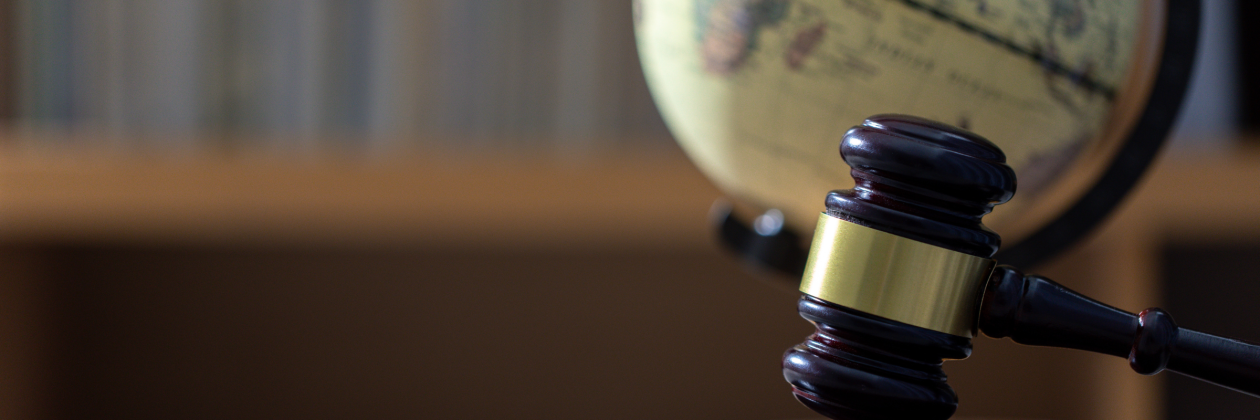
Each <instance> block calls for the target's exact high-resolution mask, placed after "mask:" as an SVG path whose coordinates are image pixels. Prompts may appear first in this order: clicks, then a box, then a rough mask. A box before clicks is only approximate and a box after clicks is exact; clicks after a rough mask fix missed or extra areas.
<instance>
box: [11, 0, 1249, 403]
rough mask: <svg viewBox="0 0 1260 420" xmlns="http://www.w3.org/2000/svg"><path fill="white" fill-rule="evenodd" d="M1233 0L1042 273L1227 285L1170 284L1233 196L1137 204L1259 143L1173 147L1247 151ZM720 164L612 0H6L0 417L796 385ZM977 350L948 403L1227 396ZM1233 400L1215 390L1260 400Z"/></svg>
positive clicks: (1152, 289) (1194, 257) (1239, 243)
mask: <svg viewBox="0 0 1260 420" xmlns="http://www.w3.org/2000/svg"><path fill="white" fill-rule="evenodd" d="M1249 4H1250V2H1243V1H1237V2H1234V1H1229V0H1208V1H1206V2H1205V6H1206V7H1205V19H1206V22H1205V24H1204V26H1203V28H1204V36H1203V37H1202V43H1201V47H1200V61H1199V62H1200V64H1199V67H1198V69H1197V70H1196V75H1195V79H1194V86H1193V87H1192V90H1191V93H1190V94H1189V97H1188V104H1187V105H1186V108H1185V109H1186V111H1185V112H1183V113H1182V120H1181V121H1180V122H1179V124H1178V127H1179V129H1178V130H1177V131H1176V132H1175V134H1174V135H1173V136H1172V137H1173V139H1174V147H1173V148H1171V149H1170V151H1169V152H1168V154H1166V155H1165V157H1164V162H1165V163H1163V164H1160V165H1162V166H1157V168H1169V167H1171V168H1172V169H1157V171H1164V172H1160V173H1162V174H1164V175H1161V176H1158V177H1156V178H1155V179H1156V181H1151V182H1150V183H1148V184H1147V186H1145V187H1144V188H1145V190H1144V191H1148V192H1146V193H1139V198H1138V199H1136V200H1137V201H1136V203H1137V204H1131V205H1130V206H1129V207H1127V208H1126V209H1125V210H1123V211H1122V212H1121V214H1120V215H1119V216H1117V217H1116V218H1115V219H1117V220H1120V222H1115V221H1113V222H1112V223H1111V225H1109V226H1110V227H1107V228H1105V229H1103V230H1102V233H1100V234H1098V235H1096V236H1095V237H1094V238H1093V239H1091V241H1090V242H1088V243H1086V244H1084V245H1082V246H1081V247H1080V248H1079V249H1078V250H1076V251H1073V252H1071V253H1069V254H1068V255H1065V256H1064V257H1063V258H1061V259H1060V260H1058V261H1055V262H1052V263H1050V264H1047V266H1046V267H1044V270H1046V272H1047V273H1048V274H1051V275H1052V276H1054V275H1057V276H1059V277H1058V278H1059V279H1060V280H1062V281H1063V282H1064V283H1065V284H1068V285H1069V286H1072V287H1076V288H1078V289H1080V290H1082V291H1084V292H1087V293H1091V294H1093V295H1096V296H1098V297H1100V298H1104V299H1106V298H1109V297H1110V298H1111V299H1107V300H1109V301H1110V302H1113V303H1116V304H1117V305H1119V306H1121V307H1122V308H1124V309H1127V310H1131V311H1134V310H1140V309H1143V308H1145V307H1147V306H1154V305H1156V304H1160V302H1167V303H1168V305H1169V307H1170V309H1172V310H1174V311H1175V310H1176V309H1177V308H1179V307H1185V308H1186V310H1189V311H1195V310H1196V309H1194V308H1199V307H1201V306H1195V305H1198V304H1201V303H1202V302H1211V301H1213V299H1219V296H1218V297H1215V298H1214V297H1210V296H1209V297H1201V298H1197V300H1192V301H1177V302H1173V298H1172V297H1185V296H1190V295H1191V294H1190V293H1185V292H1182V290H1184V288H1185V287H1189V288H1190V289H1194V290H1203V289H1204V288H1202V287H1196V286H1195V285H1196V284H1198V283H1197V282H1198V281H1199V280H1198V278H1197V276H1196V274H1195V273H1196V271H1195V269H1194V267H1196V264H1197V261H1201V259H1202V258H1210V257H1203V255H1210V256H1222V255H1224V256H1226V257H1225V258H1216V259H1214V260H1213V264H1214V266H1216V267H1227V268H1228V267H1232V268H1231V270H1232V271H1230V272H1232V273H1235V274H1237V273H1240V272H1246V271H1247V270H1248V269H1249V268H1250V266H1249V265H1248V264H1246V263H1245V262H1246V261H1249V259H1248V257H1247V256H1248V255H1254V249H1257V247H1256V246H1255V244H1257V243H1260V240H1258V239H1257V238H1260V234H1257V232H1256V229H1251V228H1250V227H1252V226H1257V225H1258V224H1257V221H1255V220H1251V219H1247V218H1246V217H1244V216H1245V215H1246V214H1248V213H1247V211H1246V210H1241V211H1240V210H1238V209H1237V208H1233V209H1230V208H1226V209H1224V210H1217V211H1220V212H1221V214H1230V215H1233V216H1230V217H1202V216H1201V215H1200V216H1199V217H1197V218H1196V220H1202V219H1210V220H1224V221H1225V222H1221V223H1224V224H1222V225H1219V226H1217V225H1213V227H1212V228H1211V229H1214V230H1211V232H1214V233H1211V234H1205V235H1197V236H1196V235H1189V236H1187V235H1184V234H1180V233H1177V234H1173V233H1168V234H1163V233H1160V232H1164V230H1160V229H1164V228H1163V226H1164V225H1163V224H1160V223H1165V222H1156V221H1152V220H1155V219H1158V220H1169V219H1173V218H1174V217H1173V216H1167V215H1168V214H1175V215H1184V214H1190V213H1167V214H1165V213H1151V210H1150V209H1153V208H1176V209H1179V208H1180V207H1176V206H1173V205H1171V204H1169V203H1168V202H1166V201H1168V200H1174V199H1176V197H1169V195H1168V194H1160V193H1159V191H1160V189H1162V188H1169V187H1168V185H1171V184H1172V183H1174V182H1175V181H1173V180H1187V179H1189V180H1193V179H1197V178H1193V177H1190V176H1187V175H1186V174H1201V173H1202V172H1211V171H1207V170H1206V169H1204V168H1208V167H1211V168H1216V171H1218V172H1220V171H1223V172H1220V173H1222V174H1225V175H1222V176H1226V177H1227V178H1228V177H1230V176H1232V178H1230V179H1238V178H1241V181H1247V180H1248V178H1247V177H1249V176H1252V173H1251V172H1247V170H1248V169H1247V168H1250V167H1253V166H1255V165H1254V164H1253V162H1255V161H1260V160H1257V159H1251V160H1246V159H1243V160H1241V161H1233V160H1230V161H1219V160H1212V159H1219V156H1218V157H1208V158H1200V157H1193V156H1197V155H1202V154H1208V155H1230V154H1232V155H1243V156H1244V157H1245V156H1252V155H1256V153H1253V152H1248V150H1251V149H1250V146H1249V145H1250V144H1251V143H1249V142H1252V140H1250V139H1251V138H1252V136H1251V134H1249V133H1250V130H1252V129H1254V127H1255V126H1256V125H1255V121H1256V119H1255V118H1254V115H1256V114H1255V112H1256V109H1257V108H1256V106H1255V104H1256V103H1257V102H1256V101H1254V99H1255V98H1256V97H1260V95H1257V93H1256V90H1255V89H1254V83H1252V81H1253V79H1254V78H1255V77H1254V74H1255V71H1256V68H1255V64H1254V59H1246V57H1255V56H1256V55H1255V54H1254V53H1255V52H1256V51H1255V45H1254V43H1252V42H1250V40H1252V39H1255V37H1254V36H1251V35H1254V29H1251V28H1250V27H1249V26H1247V25H1234V24H1233V22H1234V19H1239V20H1240V21H1242V20H1245V19H1249V18H1254V17H1256V12H1255V10H1253V9H1254V7H1251V6H1249ZM1249 31H1250V32H1249ZM1249 34H1250V35H1249ZM1192 157H1193V158H1192ZM1204 159H1206V160H1204ZM1168 162H1181V164H1180V165H1175V164H1174V165H1171V166H1170V164H1169V163H1168ZM1229 168H1234V169H1229ZM1229 171H1233V172H1229ZM1238 174H1241V175H1238ZM1187 182H1188V181H1187ZM1161 183H1162V185H1161ZM1243 183H1244V184H1245V182H1243ZM1177 185H1181V184H1177ZM1214 185H1217V186H1214ZM1189 188H1190V189H1196V190H1198V189H1201V190H1203V191H1204V194H1207V195H1205V196H1204V197H1207V198H1204V199H1202V200H1197V201H1216V202H1223V200H1226V198H1228V197H1235V198H1236V197H1237V196H1238V195H1239V194H1238V193H1234V192H1231V190H1230V188H1240V187H1238V184H1237V183H1235V184H1226V183H1225V182H1222V181H1220V180H1219V179H1217V180H1216V181H1211V182H1207V181H1205V182H1202V183H1200V184H1194V185H1193V186H1191V187H1189ZM1143 194H1145V195H1143ZM1212 194H1216V195H1212ZM719 196H720V194H719V192H717V191H716V190H715V189H714V188H713V187H712V186H711V185H710V184H709V183H708V182H707V180H705V179H704V178H703V176H701V175H700V174H699V172H698V171H696V170H695V169H694V168H692V166H691V165H690V163H689V162H687V161H686V159H685V157H683V156H682V153H681V151H680V150H679V149H678V148H677V147H676V146H675V145H674V144H673V142H672V139H671V138H670V136H669V133H668V131H667V129H666V128H665V126H664V124H663V123H662V122H661V120H660V117H659V116H658V115H657V113H656V111H655V109H654V107H653V104H652V102H651V98H650V96H649V94H648V92H647V88H646V86H645V84H644V81H643V78H642V76H641V73H640V70H639V66H638V61H637V56H636V53H635V50H634V41H633V33H632V23H631V7H630V4H629V2H623V1H586V0H529V1H526V0H493V1H492V0H447V1H403V0H365V1H333V0H135V1H123V0H97V1H90V0H82V1H75V0H39V1H15V0H0V417H4V418H31V419H37V418H65V419H74V418H155V419H156V418H225V417H231V418H275V417H305V418H346V417H374V418H395V417H397V418H403V417H406V418H416V417H421V418H469V419H472V418H490V417H513V418H547V419H563V418H571V419H586V418H597V417H598V418H626V419H629V418H680V419H681V418H738V419H774V418H778V419H787V418H806V417H809V416H810V415H811V413H810V412H809V411H808V410H805V409H804V408H803V407H801V406H799V405H798V404H797V403H796V402H795V401H794V400H792V398H791V397H790V395H789V392H788V386H787V385H786V384H785V383H783V381H782V379H781V377H780V376H779V375H780V373H779V366H778V363H779V357H780V354H781V352H782V351H783V350H784V349H786V348H787V347H788V346H791V345H794V344H796V343H798V342H799V341H801V339H802V338H803V337H804V336H805V335H806V334H808V333H809V332H810V331H811V330H812V328H811V327H810V326H809V325H808V324H807V323H805V322H804V321H803V320H801V319H799V318H798V317H797V316H796V313H795V305H794V302H795V297H796V294H795V292H794V291H793V290H792V289H793V287H792V286H791V282H792V281H793V279H780V278H775V277H774V276H772V275H769V274H767V273H764V272H758V271H757V270H756V269H754V268H751V267H744V266H742V265H741V264H740V263H738V262H737V261H735V260H734V259H733V258H731V257H729V256H727V255H724V254H723V253H722V252H721V251H720V250H719V249H718V248H717V247H716V246H715V245H714V244H713V243H712V242H711V240H710V238H709V230H708V225H707V221H706V220H705V213H706V210H707V208H708V207H709V205H710V203H712V202H713V201H714V200H715V199H717V198H718V197H719ZM1142 197H1145V198H1142ZM1222 197H1226V198H1222ZM1161 200H1162V201H1161ZM1182 201H1196V200H1177V202H1179V203H1180V202H1182ZM1244 204H1245V203H1244ZM1169 211H1173V210H1169ZM1186 211H1187V212H1193V211H1204V210H1202V209H1198V208H1194V209H1191V210H1186ZM1144 212H1145V213H1144ZM1151 214H1159V215H1164V216H1166V217H1154V216H1151ZM1238 214H1242V216H1238ZM1143 215H1145V216H1143ZM1235 216H1236V217H1235ZM1231 217H1233V218H1231ZM1226 222H1228V223H1226ZM1117 223H1119V224H1117ZM1144 223H1145V224H1144ZM1174 231H1176V230H1175V229H1174V230H1169V231H1168V232H1174ZM1176 232H1180V231H1176ZM1186 238H1190V239H1186ZM1116 244H1121V245H1122V246H1116ZM1222 244H1224V245H1222ZM1222 246H1224V247H1226V248H1227V249H1228V250H1221V248H1220V247H1222ZM1117 250H1121V251H1123V252H1119V253H1117V252H1118V251H1117ZM1126 250H1135V251H1133V252H1129V253H1125V252H1127V251H1126ZM1204 250H1207V251H1204ZM1138 251H1142V252H1146V253H1145V254H1143V253H1140V252H1138ZM1249 252H1250V253H1249ZM1151 255H1157V256H1160V257H1152V256H1151ZM1229 256H1237V257H1229ZM1164 268H1167V270H1166V271H1167V272H1168V273H1170V274H1168V275H1167V276H1165V275H1163V274H1161V273H1163V272H1164V271H1165V270H1164ZM1100 273H1101V274H1100ZM1116 273H1120V274H1118V275H1112V274H1116ZM1213 277H1214V278H1217V279H1224V278H1236V280H1231V281H1232V282H1233V283H1229V284H1218V285H1214V286H1212V287H1211V289H1212V290H1217V291H1221V292H1222V293H1225V294H1228V293H1229V291H1230V290H1242V289H1241V288H1240V287H1241V286H1238V284H1241V283H1243V282H1247V281H1249V279H1248V278H1247V276H1245V275H1244V276H1234V277H1229V276H1227V275H1218V276H1213ZM1187 285H1188V286H1187ZM1179 287H1180V288H1181V289H1179ZM1165 289H1167V290H1170V291H1176V293H1173V292H1168V293H1165V292H1164V290H1165ZM1196 302H1198V303H1196ZM1174 313H1176V312H1174ZM1225 318H1226V319H1227V318H1228V317H1225ZM1179 320H1180V318H1179ZM1196 322H1200V323H1201V324H1193V323H1192V324H1189V325H1190V326H1202V327H1203V328H1204V329H1207V330H1209V331H1213V328H1212V327H1214V326H1223V325H1224V324H1226V323H1228V322H1229V321H1227V320H1222V318H1221V317H1217V318H1210V317H1205V318H1200V320H1198V321H1196ZM1222 328H1224V327H1222ZM1230 328H1232V327H1230ZM1217 330H1220V328H1218V329H1217ZM1221 332H1230V333H1234V334H1237V335H1242V336H1244V337H1250V338H1253V339H1254V338H1260V329H1256V328H1252V329H1245V328H1244V329H1241V330H1231V331H1221ZM1248 334H1254V335H1248ZM975 354H976V356H975V357H973V358H972V359H971V360H968V361H966V362H951V363H950V364H948V365H947V366H948V368H949V373H950V375H951V383H952V384H953V385H954V386H955V388H956V389H957V390H958V392H959V394H960V395H961V397H962V398H963V401H964V403H963V407H962V408H961V411H960V413H961V415H962V416H972V417H985V418H991V417H1001V418H1010V417H1015V418H1044V419H1088V418H1112V419H1114V418H1150V417H1151V416H1162V415H1164V414H1165V413H1166V414H1167V415H1168V418H1170V419H1171V418H1197V417H1195V413H1201V411H1196V410H1197V409H1196V408H1195V401H1203V400H1201V399H1198V398H1211V397H1198V396H1195V395H1209V396H1211V395H1215V396H1221V395H1225V394H1222V393H1223V392H1224V391H1220V390H1217V389H1215V388H1211V387H1207V388H1201V389H1200V391H1195V392H1203V393H1205V394H1190V393H1189V392H1191V391H1183V389H1187V388H1178V387H1179V386H1182V387H1184V386H1190V387H1193V386H1195V385H1194V384H1191V385H1184V383H1188V382H1183V385H1177V383H1171V384H1167V385H1166V384H1165V383H1164V382H1163V380H1164V377H1165V376H1167V375H1162V376H1159V377H1154V378H1147V377H1137V376H1136V375H1132V374H1131V373H1127V372H1125V371H1126V370H1127V367H1126V366H1125V364H1124V361H1123V360H1118V359H1112V358H1107V357H1103V356H1096V355H1086V354H1080V353H1074V352H1067V351H1060V350H1052V349H1038V348H1029V347H1022V346H1016V345H1013V344H1011V343H1009V342H1007V341H995V340H989V339H978V340H977V342H976V353H975ZM1116 378H1120V379H1116ZM1117 381H1119V382H1117ZM1130 385H1132V388H1133V389H1138V388H1141V389H1152V390H1155V391H1153V392H1155V393H1154V394H1143V393H1142V392H1136V391H1133V392H1130V391H1125V389H1126V388H1129V386H1130ZM1143 392H1144V391H1143ZM1152 395H1154V396H1152ZM1229 395H1232V394H1229ZM1221 398H1226V399H1229V398H1232V397H1228V396H1227V397H1221ZM1230 401H1232V402H1229V403H1228V404H1233V407H1235V408H1234V411H1232V413H1233V414H1232V415H1234V416H1239V415H1241V416H1243V417H1228V416H1229V415H1231V414H1229V413H1230V412H1229V411H1224V412H1220V413H1216V414H1215V415H1214V416H1213V417H1214V418H1246V413H1254V412H1256V411H1255V410H1256V409H1258V407H1257V406H1256V403H1255V402H1254V401H1252V400H1250V399H1236V400H1230ZM1222 404H1223V405H1222ZM1228 404H1226V403H1220V404H1217V405H1214V407H1221V406H1224V405H1228ZM1186 407H1189V408H1186ZM1239 413H1243V414H1239ZM1178 416H1180V417H1178Z"/></svg>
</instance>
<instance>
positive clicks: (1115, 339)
mask: <svg viewBox="0 0 1260 420" xmlns="http://www.w3.org/2000/svg"><path fill="white" fill-rule="evenodd" d="M979 326H980V331H982V332H984V334H985V335H988V336H990V337H993V338H1003V337H1010V338H1011V339H1012V340H1014V341H1015V342H1017V343H1021V344H1029V345H1035V346H1052V347H1065V348H1073V349H1080V350H1086V351H1092V352H1096V353H1103V354H1110V355H1113V356H1118V357H1127V358H1128V359H1129V365H1130V366H1131V367H1133V370H1135V371H1137V372H1138V373H1141V374H1144V375H1153V374H1155V373H1158V372H1160V371H1161V370H1164V369H1168V370H1171V371H1174V372H1178V373H1181V374H1183V375H1187V376H1191V377H1194V378H1198V379H1200V380H1203V381H1207V382H1210V383H1214V384H1217V385H1220V386H1224V387H1226V388H1231V389H1234V390H1237V391H1239V392H1243V393H1246V394H1250V395H1252V396H1257V397H1260V346H1257V345H1255V344H1251V343H1247V342H1243V341H1240V340H1234V339H1229V338H1223V337H1217V336H1214V335H1210V334H1204V333H1201V332H1198V331H1194V330H1190V329H1186V328H1178V327H1177V325H1176V324H1175V323H1173V320H1172V316H1171V315H1169V314H1168V313H1167V312H1164V311H1163V310H1162V309H1159V308H1151V309H1147V310H1145V311H1142V312H1141V313H1139V314H1136V315H1134V314H1132V313H1129V312H1125V311H1122V310H1119V309H1116V308H1114V307H1111V306H1108V305H1106V304H1103V303H1101V302H1098V301H1096V300H1093V299H1090V298H1088V297H1085V296H1083V295H1081V294H1079V293H1076V292H1074V291H1072V290H1070V289H1068V288H1066V287H1063V286H1061V285H1059V284H1058V283H1055V282H1053V281H1051V280H1050V279H1047V278H1045V277H1041V276H1025V275H1024V274H1023V273H1021V272H1019V270H1016V269H1015V268H1012V267H1009V266H999V267H998V268H997V269H996V270H994V272H993V275H991V276H990V277H989V283H988V284H987V286H986V287H985V292H984V297H983V300H982V301H981V303H980V317H979Z"/></svg>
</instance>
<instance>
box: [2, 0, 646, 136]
mask: <svg viewBox="0 0 1260 420" xmlns="http://www.w3.org/2000/svg"><path fill="white" fill-rule="evenodd" d="M630 9H631V7H630V3H629V2H620V1H599V2H590V1H580V0H547V1H527V0H502V1H497V0H442V1H407V0H367V1H354V2H347V1H331V0H138V1H125V0H101V1H76V0H40V1H26V0H22V1H18V0H4V1H0V28H4V29H3V30H0V52H4V53H5V54H3V55H2V57H3V58H0V61H2V62H3V63H0V123H3V124H4V126H6V127H7V128H8V129H9V130H10V131H18V132H21V133H29V134H25V135H17V136H7V137H6V138H5V140H6V142H8V143H13V142H17V143H18V144H17V145H16V146H18V147H22V148H27V147H30V148H41V147H44V146H46V145H45V143H52V144H57V145H58V146H60V144H59V142H61V141H64V140H67V139H73V140H74V141H77V142H80V143H87V144H90V145H92V146H100V147H107V148H118V149H121V150H124V151H128V152H131V151H145V152H156V153H201V152H203V151H205V150H211V151H220V152H222V151H226V152H243V153H255V152H258V151H260V150H263V151H274V152H275V153H279V154H281V155H301V154H308V153H315V154H320V153H321V152H323V151H328V150H331V151H334V152H335V153H368V154H372V153H376V154H391V153H398V152H399V151H401V150H409V149H416V148H421V149H425V148H431V147H435V146H436V147H452V148H461V149H484V148H490V149H494V148H500V147H509V148H513V147H514V148H528V149H539V150H544V151H546V150H553V149H566V150H567V149H574V148H576V149H583V148H599V147H604V146H608V145H618V144H622V143H626V142H632V141H633V142H638V141H646V142H648V143H650V144H652V145H655V146H661V145H665V144H668V142H669V136H668V133H667V131H666V130H665V128H664V125H663V124H662V123H661V121H660V119H659V117H658V116H657V114H656V112H655V108H654V107H653V105H652V103H651V99H650V97H649V95H648V93H647V90H646V86H645V84H644V81H643V77H642V75H641V73H640V70H639V65H638V62H637V55H636V54H635V51H634V40H633V31H632V29H631V26H632V22H631V10H630ZM67 133H68V134H70V135H65V134H67ZM25 141H30V142H33V143H34V144H26V143H23V142H25Z"/></svg>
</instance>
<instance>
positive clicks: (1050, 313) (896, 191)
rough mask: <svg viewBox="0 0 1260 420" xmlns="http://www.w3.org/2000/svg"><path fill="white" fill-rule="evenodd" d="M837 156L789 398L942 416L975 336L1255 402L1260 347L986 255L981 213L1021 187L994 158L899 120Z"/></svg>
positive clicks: (865, 413)
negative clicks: (1063, 352)
mask: <svg viewBox="0 0 1260 420" xmlns="http://www.w3.org/2000/svg"><path fill="white" fill-rule="evenodd" d="M840 155H841V157H842V158H843V159H844V161H845V163H847V164H849V166H850V167H851V168H852V170H851V174H852V176H853V180H854V187H853V189H849V190H842V191H832V192H831V193H829V194H828V195H827V197H826V200H825V204H826V211H825V212H823V213H822V214H820V215H819V221H818V226H817V230H816V231H815V233H814V239H813V244H812V246H811V247H810V253H809V259H808V262H807V263H806V268H805V274H804V277H803V279H802V281H801V288H800V290H801V292H802V296H801V299H800V301H799V304H798V309H799V311H800V314H801V316H802V317H804V318H805V319H806V320H809V321H810V322H811V323H813V324H814V325H815V327H816V331H815V332H814V334H812V335H810V336H809V338H808V339H807V340H806V341H805V342H804V343H801V344H799V345H797V346H795V347H793V348H791V349H789V350H788V351H787V352H786V353H785V354H784V356H783V375H784V378H785V379H787V381H788V382H789V383H790V384H791V385H792V392H793V394H794V395H795V396H796V398H797V399H798V400H799V401H800V402H801V403H803V404H805V405H806V406H808V407H809V408H811V409H813V410H814V411H817V412H818V413H820V414H823V415H825V416H827V417H830V418H833V419H872V420H874V419H908V418H914V419H946V418H949V417H950V416H952V415H953V414H954V411H955V409H956V408H957V406H958V397H957V395H956V394H955V393H954V391H953V389H952V388H950V386H949V384H948V383H947V382H946V376H945V373H944V372H943V371H942V370H941V364H942V362H943V361H944V360H947V359H964V358H966V357H968V356H969V355H970V354H971V338H972V337H974V336H975V335H976V333H977V330H979V332H983V333H984V334H985V335H988V336H990V337H993V338H1004V337H1010V338H1011V339H1012V340H1014V341H1015V342H1017V343H1022V344H1029V345H1038V346H1053V347H1065V348H1073V349H1080V350H1086V351H1092V352H1098V353H1104V354H1110V355H1114V356H1119V357H1125V358H1128V360H1129V365H1130V366H1131V367H1132V368H1133V370H1135V371H1137V372H1138V373H1141V374H1145V375H1153V374H1155V373H1158V372H1160V371H1163V370H1170V371H1174V372H1178V373H1181V374H1184V375H1188V376H1192V377H1195V378H1198V379H1201V380H1204V381H1208V382H1212V383H1215V384H1218V385H1222V386H1225V387H1228V388H1232V389H1234V390H1237V391H1240V392H1244V393H1247V394H1251V395H1253V396H1260V346H1256V345H1254V344H1250V343H1246V342H1243V341H1239V340H1233V339H1228V338H1222V337H1217V336H1213V335H1209V334H1204V333H1201V332H1198V331H1193V330H1189V329H1185V328H1179V327H1178V326H1177V325H1176V323H1174V322H1173V318H1172V316H1170V315H1169V314H1168V313H1167V312H1165V311H1163V310H1161V309H1159V308H1151V309H1147V310H1144V311H1142V312H1141V313H1139V314H1132V313H1129V312H1125V311H1123V310H1120V309H1116V308H1114V307H1111V306H1108V305H1105V304H1103V303H1100V302H1097V301H1095V300H1092V299H1090V298H1088V297H1085V296H1083V295H1081V294H1079V293H1076V292H1073V291H1072V290H1069V289H1067V288H1065V287H1063V286H1061V285H1059V284H1057V283H1055V282H1053V281H1051V280H1049V279H1047V278H1044V277H1040V276H1032V275H1030V276H1025V275H1024V274H1023V273H1021V272H1020V271H1019V270H1018V269H1016V268H1014V267H1010V266H1004V265H997V262H996V261H994V260H993V259H992V257H993V254H994V253H996V252H997V250H998V248H999V246H1000V245H1001V238H1000V237H999V236H998V234H996V233H994V232H993V231H991V230H989V229H988V228H986V227H985V226H984V225H983V224H982V223H981V218H982V217H983V216H984V215H986V214H988V213H989V212H990V211H991V210H992V209H993V206H994V205H997V204H1001V203H1004V202H1006V201H1008V200H1010V198H1011V197H1012V196H1013V195H1014V193H1015V185H1016V182H1015V173H1014V171H1012V170H1011V168H1010V167H1009V166H1007V165H1006V156H1005V154H1003V152H1002V151H1001V149H999V148H998V147H997V146H995V145H993V143H991V142H989V141H988V140H986V139H984V138H983V137H981V136H979V135H976V134H975V133H971V132H969V131H966V130H963V129H960V128H956V127H953V126H949V125H946V124H942V123H938V122H934V121H930V120H927V119H923V118H917V117H911V116H906V115H892V114H888V115H876V116H873V117H870V118H868V119H866V120H865V121H864V122H863V123H862V125H859V126H857V127H854V128H852V129H850V130H849V131H848V132H847V133H846V134H845V136H844V139H843V140H842V142H841V145H840Z"/></svg>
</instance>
